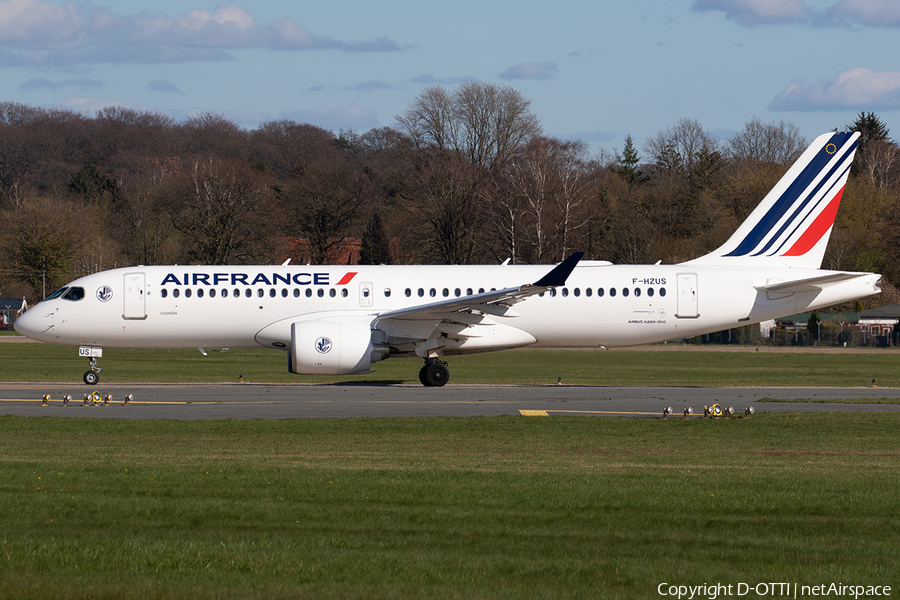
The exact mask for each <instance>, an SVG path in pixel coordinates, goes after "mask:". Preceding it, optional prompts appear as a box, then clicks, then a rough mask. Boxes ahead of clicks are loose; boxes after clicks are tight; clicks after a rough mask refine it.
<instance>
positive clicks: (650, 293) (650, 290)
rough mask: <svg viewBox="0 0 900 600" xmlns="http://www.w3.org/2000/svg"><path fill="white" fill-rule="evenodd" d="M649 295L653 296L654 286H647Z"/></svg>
mask: <svg viewBox="0 0 900 600" xmlns="http://www.w3.org/2000/svg"><path fill="white" fill-rule="evenodd" d="M647 295H648V296H650V297H651V298H652V297H653V288H647Z"/></svg>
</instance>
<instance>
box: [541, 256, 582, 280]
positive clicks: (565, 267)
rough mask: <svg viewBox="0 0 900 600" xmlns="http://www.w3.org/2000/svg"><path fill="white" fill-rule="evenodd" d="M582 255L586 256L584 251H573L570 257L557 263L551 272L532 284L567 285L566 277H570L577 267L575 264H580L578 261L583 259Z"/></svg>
mask: <svg viewBox="0 0 900 600" xmlns="http://www.w3.org/2000/svg"><path fill="white" fill-rule="evenodd" d="M582 256H584V252H574V253H572V255H571V256H570V257H569V258H567V259H566V260H564V261H562V262H561V263H559V264H558V265H556V266H555V267H554V268H553V270H552V271H550V272H549V273H547V274H546V275H544V276H543V277H541V278H540V280H538V281H535V282H534V283H533V284H531V285H533V286H534V287H538V286H541V287H554V286H558V285H566V279H568V278H569V275H570V274H571V273H572V271H573V270H574V269H575V265H577V264H578V261H580V260H581V257H582Z"/></svg>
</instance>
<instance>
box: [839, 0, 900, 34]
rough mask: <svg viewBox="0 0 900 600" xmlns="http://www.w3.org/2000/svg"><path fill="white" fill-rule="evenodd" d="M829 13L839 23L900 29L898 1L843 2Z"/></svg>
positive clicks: (848, 0)
mask: <svg viewBox="0 0 900 600" xmlns="http://www.w3.org/2000/svg"><path fill="white" fill-rule="evenodd" d="M828 13H829V15H830V16H831V17H832V18H833V19H835V20H836V21H837V22H838V23H840V22H847V23H849V24H859V25H870V26H872V27H900V2H898V1H897V0H841V1H840V2H838V3H837V4H835V5H834V6H833V7H831V9H829V11H828Z"/></svg>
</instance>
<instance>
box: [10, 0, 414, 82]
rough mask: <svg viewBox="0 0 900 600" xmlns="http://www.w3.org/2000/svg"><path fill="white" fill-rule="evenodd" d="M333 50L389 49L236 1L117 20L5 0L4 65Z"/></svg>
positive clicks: (79, 7) (391, 47)
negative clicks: (257, 13)
mask: <svg viewBox="0 0 900 600" xmlns="http://www.w3.org/2000/svg"><path fill="white" fill-rule="evenodd" d="M242 48H268V49H278V50H293V51H299V50H313V49H336V50H343V51H345V52H390V51H396V50H400V49H401V47H400V46H399V45H398V44H397V43H396V42H394V41H393V40H391V39H390V38H387V37H379V38H375V39H374V40H371V41H353V42H349V41H342V40H337V39H334V38H332V37H329V36H320V35H314V34H312V33H310V32H309V31H308V30H307V29H306V28H304V27H303V26H302V25H300V24H298V23H295V22H294V21H292V20H290V19H287V18H283V19H276V20H273V21H272V22H270V23H268V24H265V25H260V24H259V23H257V21H256V19H255V18H254V17H253V15H252V14H250V13H249V12H248V11H247V10H245V9H243V8H241V7H238V6H235V5H233V4H227V5H222V6H219V7H218V8H216V10H215V11H213V12H209V11H206V10H201V9H193V10H189V11H187V12H185V13H183V14H181V15H177V16H175V17H169V16H167V15H164V14H160V13H154V14H150V13H146V12H145V13H140V14H137V15H120V14H116V13H113V12H111V11H109V10H108V9H104V8H98V7H95V6H93V5H91V4H88V3H85V4H82V3H78V4H73V3H68V4H65V5H62V6H59V5H56V4H53V3H51V2H45V1H42V0H0V66H22V65H34V66H69V65H74V64H86V63H160V62H185V61H197V60H207V61H208V60H228V59H230V58H231V57H230V56H229V55H228V53H227V51H229V50H236V49H242Z"/></svg>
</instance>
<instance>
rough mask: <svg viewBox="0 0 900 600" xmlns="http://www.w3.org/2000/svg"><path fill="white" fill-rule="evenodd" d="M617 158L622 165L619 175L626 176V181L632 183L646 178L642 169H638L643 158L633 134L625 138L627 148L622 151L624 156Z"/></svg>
mask: <svg viewBox="0 0 900 600" xmlns="http://www.w3.org/2000/svg"><path fill="white" fill-rule="evenodd" d="M616 158H618V162H619V164H620V165H621V166H620V167H619V175H621V176H622V177H624V178H625V181H627V182H628V183H629V184H630V185H633V184H635V183H640V182H641V181H643V180H644V179H643V177H642V176H641V171H640V169H638V163H639V162H640V160H641V158H640V156H638V153H637V149H635V147H634V140H633V139H632V138H631V135H629V136H628V137H626V138H625V149H624V150H623V151H622V156H617V157H616Z"/></svg>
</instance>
